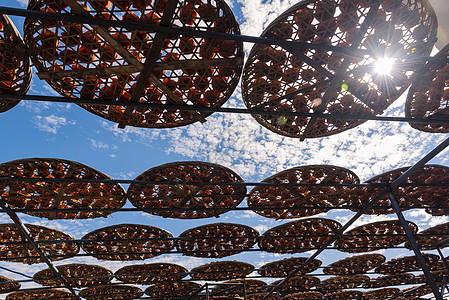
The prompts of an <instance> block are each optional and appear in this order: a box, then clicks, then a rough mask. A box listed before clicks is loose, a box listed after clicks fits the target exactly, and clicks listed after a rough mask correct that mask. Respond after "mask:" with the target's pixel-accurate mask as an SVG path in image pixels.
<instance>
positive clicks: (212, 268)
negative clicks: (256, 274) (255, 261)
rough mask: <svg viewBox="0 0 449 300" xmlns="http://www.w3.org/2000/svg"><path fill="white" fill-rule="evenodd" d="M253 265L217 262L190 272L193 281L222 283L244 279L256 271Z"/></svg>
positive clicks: (239, 262)
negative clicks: (223, 281)
mask: <svg viewBox="0 0 449 300" xmlns="http://www.w3.org/2000/svg"><path fill="white" fill-rule="evenodd" d="M254 269H255V267H254V266H253V265H252V264H249V263H246V262H242V261H235V260H234V261H216V262H211V263H208V264H205V265H201V266H198V267H196V268H193V269H192V270H190V277H191V278H192V279H193V280H211V281H222V280H228V279H235V278H244V277H246V276H247V275H249V274H251V273H252V272H253V271H254Z"/></svg>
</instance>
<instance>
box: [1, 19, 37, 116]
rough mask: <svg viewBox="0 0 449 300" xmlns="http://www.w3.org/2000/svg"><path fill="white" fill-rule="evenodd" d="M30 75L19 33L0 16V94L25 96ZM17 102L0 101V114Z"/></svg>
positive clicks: (8, 20) (7, 20) (28, 61)
mask: <svg viewBox="0 0 449 300" xmlns="http://www.w3.org/2000/svg"><path fill="white" fill-rule="evenodd" d="M31 74H32V72H31V64H30V58H29V57H28V54H27V53H26V47H25V44H24V42H23V40H22V37H21V36H20V33H19V31H18V30H17V28H16V27H15V26H14V24H13V22H12V21H11V19H10V18H9V17H8V16H7V15H0V93H1V94H26V93H27V92H28V90H29V88H30V85H31ZM19 102H20V101H13V100H3V99H0V113H2V112H5V111H7V110H10V109H11V108H13V107H14V106H16V105H17V103H19Z"/></svg>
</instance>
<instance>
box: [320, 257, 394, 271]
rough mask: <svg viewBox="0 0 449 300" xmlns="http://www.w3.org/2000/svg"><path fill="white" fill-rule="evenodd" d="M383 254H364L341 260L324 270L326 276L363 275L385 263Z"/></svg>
mask: <svg viewBox="0 0 449 300" xmlns="http://www.w3.org/2000/svg"><path fill="white" fill-rule="evenodd" d="M385 260H386V259H385V256H383V255H382V254H362V255H356V256H351V257H347V258H343V259H340V260H338V261H336V262H334V263H331V264H330V265H329V266H326V267H325V268H324V269H323V272H324V273H325V274H331V275H351V274H363V273H366V272H367V271H369V270H371V269H374V268H375V267H377V266H379V265H381V264H383V263H384V262H385Z"/></svg>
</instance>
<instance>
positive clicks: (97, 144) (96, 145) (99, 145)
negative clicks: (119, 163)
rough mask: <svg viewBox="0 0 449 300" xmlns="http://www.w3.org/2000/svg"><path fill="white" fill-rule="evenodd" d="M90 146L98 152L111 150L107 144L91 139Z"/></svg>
mask: <svg viewBox="0 0 449 300" xmlns="http://www.w3.org/2000/svg"><path fill="white" fill-rule="evenodd" d="M90 144H91V145H92V147H93V148H95V149H97V150H106V149H109V145H108V144H106V143H105V142H101V141H96V140H94V139H90Z"/></svg>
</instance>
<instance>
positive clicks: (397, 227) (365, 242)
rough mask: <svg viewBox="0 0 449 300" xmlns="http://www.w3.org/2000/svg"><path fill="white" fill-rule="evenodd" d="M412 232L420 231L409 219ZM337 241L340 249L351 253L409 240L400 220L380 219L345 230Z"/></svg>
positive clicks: (372, 249) (386, 246)
mask: <svg viewBox="0 0 449 300" xmlns="http://www.w3.org/2000/svg"><path fill="white" fill-rule="evenodd" d="M407 223H408V227H409V228H410V230H411V231H412V233H416V232H417V231H418V226H417V225H416V224H414V223H412V222H410V221H407ZM346 234H347V235H351V236H341V237H339V238H338V239H337V240H336V241H335V247H337V248H338V250H340V251H343V252H349V253H360V252H369V251H374V250H378V248H391V247H394V246H397V245H399V244H401V243H403V242H405V241H406V240H407V237H406V235H405V231H404V228H402V226H401V224H400V223H399V221H380V222H374V223H370V224H365V225H362V226H359V227H356V228H354V229H351V230H349V231H347V232H345V235H346Z"/></svg>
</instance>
